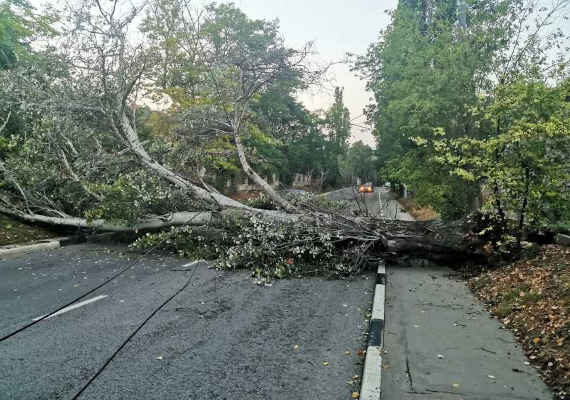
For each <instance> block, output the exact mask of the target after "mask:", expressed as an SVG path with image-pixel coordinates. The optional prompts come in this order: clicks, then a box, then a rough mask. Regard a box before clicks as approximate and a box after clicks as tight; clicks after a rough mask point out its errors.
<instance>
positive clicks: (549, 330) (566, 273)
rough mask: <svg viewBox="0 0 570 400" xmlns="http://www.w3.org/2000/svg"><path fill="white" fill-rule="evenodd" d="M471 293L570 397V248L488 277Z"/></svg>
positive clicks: (473, 283)
mask: <svg viewBox="0 0 570 400" xmlns="http://www.w3.org/2000/svg"><path fill="white" fill-rule="evenodd" d="M468 284H469V287H470V288H471V290H472V291H473V292H474V293H475V294H476V295H477V296H478V297H479V298H480V299H481V300H482V301H483V302H485V304H486V305H487V307H488V309H489V311H490V312H491V313H493V314H494V315H495V316H496V317H497V318H498V319H499V320H500V321H501V322H502V323H503V324H504V326H505V327H507V328H508V329H510V330H511V331H512V332H513V333H514V335H515V336H516V337H517V339H518V340H519V342H521V344H522V346H523V348H524V350H525V352H526V354H527V356H528V358H529V360H530V362H531V363H532V364H533V365H534V366H535V367H536V368H537V369H538V370H539V372H540V374H541V376H542V378H543V379H544V381H545V382H546V383H547V384H548V385H549V386H550V387H551V388H552V389H553V390H554V392H555V399H560V400H562V399H565V400H568V399H569V398H570V248H568V247H563V246H557V245H547V246H543V247H541V248H540V249H539V252H538V254H536V255H535V256H533V257H532V258H527V259H522V260H519V261H516V262H514V263H512V264H510V265H508V266H505V267H502V268H498V269H496V270H493V271H489V272H485V273H482V274H481V275H479V276H477V277H474V278H471V279H470V280H469V282H468Z"/></svg>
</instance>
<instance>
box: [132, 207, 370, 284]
mask: <svg viewBox="0 0 570 400" xmlns="http://www.w3.org/2000/svg"><path fill="white" fill-rule="evenodd" d="M339 242H341V243H344V245H342V246H339ZM133 246H134V247H135V248H143V249H144V248H155V247H158V248H159V249H163V250H169V251H176V252H177V253H178V254H180V255H183V256H188V257H205V258H209V259H215V260H216V261H215V265H216V267H218V268H223V269H232V270H234V269H242V268H247V269H251V270H252V274H253V275H254V276H255V277H257V278H258V279H274V278H285V277H290V276H303V275H315V274H323V273H328V274H331V275H339V276H344V275H348V274H350V273H353V272H355V271H354V270H353V268H354V265H355V263H354V260H355V259H356V258H357V257H358V254H359V252H360V251H361V250H362V247H366V245H363V244H357V243H356V242H353V241H352V240H350V239H348V238H344V237H343V234H342V233H340V232H334V231H327V230H323V229H322V228H318V227H315V226H308V225H303V226H300V225H299V224H295V225H291V224H283V223H278V222H272V221H267V220H264V219H260V218H258V217H255V216H253V217H250V218H249V219H246V220H242V219H239V220H235V219H228V220H226V222H225V227H224V229H223V230H221V231H220V230H212V231H208V230H205V231H204V230H200V231H194V230H193V229H192V228H190V227H182V228H172V229H171V230H170V231H168V232H161V233H156V234H151V233H148V234H146V235H145V236H143V237H141V238H139V239H138V240H137V241H136V242H135V243H134V244H133Z"/></svg>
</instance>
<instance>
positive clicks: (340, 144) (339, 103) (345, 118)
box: [324, 87, 351, 185]
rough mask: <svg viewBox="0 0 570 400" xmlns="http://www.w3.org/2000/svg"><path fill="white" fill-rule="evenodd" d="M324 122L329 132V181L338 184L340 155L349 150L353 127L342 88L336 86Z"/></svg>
mask: <svg viewBox="0 0 570 400" xmlns="http://www.w3.org/2000/svg"><path fill="white" fill-rule="evenodd" d="M324 123H325V129H326V131H327V134H328V143H327V152H328V155H329V161H328V164H329V176H330V178H329V181H330V183H331V184H333V185H336V184H337V183H338V182H337V181H338V180H339V178H340V168H339V157H341V156H343V155H344V154H345V153H346V151H347V150H348V146H349V144H348V138H349V137H350V128H351V123H350V112H349V111H348V108H346V106H345V105H344V100H343V89H342V88H339V87H336V88H335V90H334V101H333V104H332V105H331V106H330V108H329V109H328V110H327V111H326V113H325V119H324Z"/></svg>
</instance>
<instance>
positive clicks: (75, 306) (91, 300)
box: [33, 294, 108, 321]
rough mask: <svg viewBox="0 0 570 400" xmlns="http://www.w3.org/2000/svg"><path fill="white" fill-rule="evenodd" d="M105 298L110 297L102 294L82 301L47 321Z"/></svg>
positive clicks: (62, 310) (40, 317)
mask: <svg viewBox="0 0 570 400" xmlns="http://www.w3.org/2000/svg"><path fill="white" fill-rule="evenodd" d="M105 297H108V296H107V295H106V294H102V295H100V296H97V297H93V298H92V299H89V300H85V301H82V302H80V303H77V304H72V305H70V306H69V307H65V308H62V309H61V310H59V311H58V312H56V313H55V314H53V315H50V316H49V317H47V318H46V319H50V318H53V317H55V316H58V315H61V314H63V313H66V312H68V311H71V310H75V309H76V308H79V307H83V306H86V305H87V304H91V303H94V302H96V301H99V300H102V299H104V298H105ZM44 316H45V315H42V316H39V317H37V318H34V319H33V321H37V320H40V319H42V318H43V317H44Z"/></svg>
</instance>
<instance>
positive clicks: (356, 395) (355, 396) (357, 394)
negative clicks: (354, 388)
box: [352, 392, 360, 399]
mask: <svg viewBox="0 0 570 400" xmlns="http://www.w3.org/2000/svg"><path fill="white" fill-rule="evenodd" d="M352 398H353V399H359V398H360V393H358V392H352Z"/></svg>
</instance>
